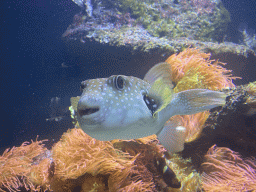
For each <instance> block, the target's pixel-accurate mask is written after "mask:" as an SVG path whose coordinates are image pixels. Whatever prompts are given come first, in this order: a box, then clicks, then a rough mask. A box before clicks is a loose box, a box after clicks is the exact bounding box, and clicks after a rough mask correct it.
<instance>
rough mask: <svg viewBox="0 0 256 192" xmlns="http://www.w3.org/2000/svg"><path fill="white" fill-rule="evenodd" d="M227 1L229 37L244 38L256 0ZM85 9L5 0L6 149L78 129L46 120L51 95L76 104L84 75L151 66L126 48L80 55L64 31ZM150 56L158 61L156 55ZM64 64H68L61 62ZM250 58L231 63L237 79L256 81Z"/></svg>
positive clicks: (255, 19)
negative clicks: (242, 33) (70, 47)
mask: <svg viewBox="0 0 256 192" xmlns="http://www.w3.org/2000/svg"><path fill="white" fill-rule="evenodd" d="M223 3H224V5H225V7H226V8H227V9H228V11H229V12H230V14H231V19H232V23H231V25H230V27H229V35H228V36H227V40H229V41H233V42H238V32H237V29H238V27H239V25H240V23H246V24H247V25H248V27H249V28H251V29H254V30H256V11H255V10H256V5H255V4H256V3H255V0H248V1H245V0H244V1H242V0H223ZM79 11H80V8H79V7H78V6H77V5H76V4H75V3H73V2H72V0H62V1H61V0H22V1H9V0H5V1H1V4H0V14H1V27H0V38H1V44H0V46H1V47H0V59H1V60H0V62H1V63H0V64H1V65H0V66H1V69H0V71H1V74H0V77H1V82H0V90H1V96H0V108H1V113H0V123H1V124H0V126H1V128H0V153H2V152H3V150H4V149H5V148H7V147H12V146H19V145H20V144H21V143H22V142H24V141H30V140H31V139H33V140H35V139H36V137H37V135H39V140H42V139H49V141H50V142H49V143H53V142H55V141H56V140H58V139H59V138H60V136H61V134H62V133H63V132H65V131H66V130H67V129H68V128H72V127H73V125H72V122H71V119H70V118H68V117H65V118H64V119H63V120H62V121H59V122H55V121H46V120H45V119H46V118H49V115H50V112H51V110H50V101H51V98H53V97H59V98H60V99H61V107H62V109H63V110H65V109H66V107H68V106H69V105H70V103H69V98H70V97H72V96H78V95H79V94H80V92H79V86H80V82H81V81H82V80H85V79H90V78H98V77H108V76H110V75H112V74H124V75H133V76H137V77H140V78H142V77H143V75H144V74H145V73H146V71H147V70H144V69H145V68H147V67H144V68H143V67H141V66H145V65H146V62H143V60H144V58H143V55H141V56H140V55H131V54H130V53H127V52H122V50H120V51H119V52H118V57H117V55H115V56H113V55H111V51H109V52H107V51H105V50H100V49H97V47H96V48H91V49H90V48H89V54H88V55H86V56H84V57H83V58H82V59H81V57H80V56H78V55H76V54H74V53H75V52H76V50H73V52H72V53H71V52H70V51H68V50H67V48H66V45H65V43H64V42H63V41H62V39H61V35H62V34H63V33H64V31H65V30H66V29H67V27H68V26H69V24H71V23H72V19H73V16H74V15H75V14H76V13H78V12H79ZM113 49H114V48H113ZM90 51H91V52H90ZM113 51H114V52H115V50H113ZM98 52H101V54H100V55H101V57H99V54H98ZM102 52H104V53H102ZM147 59H148V60H152V62H158V61H155V60H154V55H150V56H149V57H148V56H147ZM162 61H164V58H163V60H162ZM62 63H65V65H66V66H68V67H65V68H64V67H61V64H62ZM245 63H246V62H245ZM249 63H250V65H249V64H248V65H246V64H245V65H244V66H243V67H242V68H244V71H245V72H244V73H239V71H240V68H239V69H238V68H237V70H236V66H232V63H228V64H229V65H228V68H230V69H233V70H234V72H235V75H239V76H242V77H243V80H240V81H237V84H241V83H248V82H249V81H253V80H256V78H255V75H254V72H255V62H254V61H251V62H249ZM67 116H68V115H67Z"/></svg>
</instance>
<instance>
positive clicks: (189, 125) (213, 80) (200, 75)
mask: <svg viewBox="0 0 256 192" xmlns="http://www.w3.org/2000/svg"><path fill="white" fill-rule="evenodd" d="M210 56H211V54H210V53H208V54H207V53H203V52H201V51H200V50H199V49H195V48H193V49H192V48H190V49H186V50H184V51H182V52H181V53H179V54H174V55H171V56H170V57H169V58H168V59H167V60H166V61H165V62H167V63H169V64H170V65H171V70H172V81H173V82H175V84H176V87H175V88H174V92H176V93H177V92H180V91H184V90H188V89H210V90H221V89H223V88H225V87H235V85H234V84H233V83H232V80H233V79H235V78H236V77H232V76H231V75H230V72H231V70H227V69H225V68H224V67H222V65H225V64H224V63H221V62H219V61H215V60H210ZM208 116H209V113H208V112H203V113H199V114H195V115H185V116H174V117H173V118H172V120H177V121H179V122H181V125H182V126H184V127H186V130H187V131H186V139H185V140H186V142H190V141H193V140H195V139H196V138H197V137H198V136H199V135H200V133H201V131H202V128H203V125H204V123H205V121H206V119H207V118H208Z"/></svg>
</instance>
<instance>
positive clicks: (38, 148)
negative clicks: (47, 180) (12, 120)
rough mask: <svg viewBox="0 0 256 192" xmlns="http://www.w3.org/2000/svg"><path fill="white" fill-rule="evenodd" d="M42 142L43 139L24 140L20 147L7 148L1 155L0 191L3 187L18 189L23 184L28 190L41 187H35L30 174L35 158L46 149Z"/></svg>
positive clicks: (12, 189)
mask: <svg viewBox="0 0 256 192" xmlns="http://www.w3.org/2000/svg"><path fill="white" fill-rule="evenodd" d="M42 143H43V141H35V142H33V141H32V142H31V144H29V143H28V142H24V143H23V144H22V145H21V146H20V147H13V148H12V149H11V150H9V149H6V150H5V152H4V153H3V155H2V156H0V191H3V188H6V189H8V190H9V191H17V190H18V189H19V187H21V186H22V187H25V188H26V189H27V190H28V189H33V190H36V189H37V190H38V189H40V187H38V188H35V185H34V184H33V183H32V180H31V179H30V177H29V176H30V173H31V169H32V167H33V165H32V162H33V159H34V158H35V157H37V156H38V155H39V154H41V153H43V152H44V151H45V150H46V149H45V148H44V146H43V145H42ZM1 188H2V189H1Z"/></svg>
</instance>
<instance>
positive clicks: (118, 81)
mask: <svg viewBox="0 0 256 192" xmlns="http://www.w3.org/2000/svg"><path fill="white" fill-rule="evenodd" d="M114 82H115V86H116V88H117V89H119V90H122V89H123V88H124V86H125V81H124V78H123V77H122V76H120V75H118V76H116V78H115V80H114Z"/></svg>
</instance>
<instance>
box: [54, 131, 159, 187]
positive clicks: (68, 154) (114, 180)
mask: <svg viewBox="0 0 256 192" xmlns="http://www.w3.org/2000/svg"><path fill="white" fill-rule="evenodd" d="M52 153H53V159H54V161H55V163H56V166H55V176H56V177H58V178H59V179H60V180H62V181H67V180H68V179H77V178H79V177H81V176H83V175H87V178H90V179H89V180H90V181H91V184H89V183H90V182H89V183H88V185H90V186H91V187H99V188H104V187H105V188H104V190H105V191H107V190H109V191H133V187H132V186H135V184H136V189H137V191H152V190H153V187H154V183H153V182H152V181H151V180H152V175H151V177H150V178H149V179H147V178H146V177H147V176H146V175H145V174H144V173H143V174H141V173H140V171H139V170H138V165H136V163H135V161H136V162H137V161H139V160H138V158H139V156H140V155H139V154H136V153H134V156H133V155H130V154H128V153H125V152H123V151H120V150H118V149H115V148H114V147H113V144H112V143H111V142H108V141H105V142H104V141H98V140H96V139H94V138H91V137H89V136H88V135H86V134H85V133H84V132H83V131H82V130H81V129H71V130H69V131H68V132H67V133H64V134H63V136H62V138H61V141H59V142H58V143H56V145H55V146H54V147H53V149H52ZM138 155H139V156H138ZM143 166H144V165H143ZM141 169H142V166H141ZM144 169H145V168H144ZM94 181H95V183H94ZM102 181H104V182H102ZM85 182H86V183H87V179H86V181H85ZM93 184H94V185H93ZM88 185H87V184H85V183H83V184H82V188H84V189H86V188H88V187H89V188H90V186H88ZM106 186H107V187H106Z"/></svg>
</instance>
